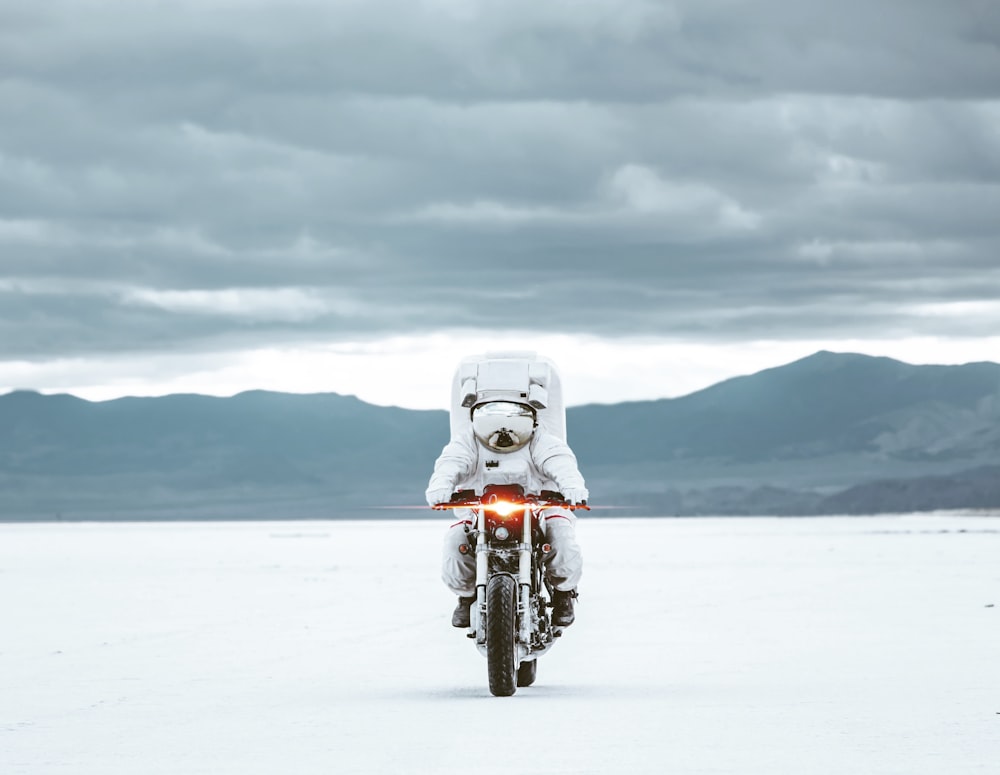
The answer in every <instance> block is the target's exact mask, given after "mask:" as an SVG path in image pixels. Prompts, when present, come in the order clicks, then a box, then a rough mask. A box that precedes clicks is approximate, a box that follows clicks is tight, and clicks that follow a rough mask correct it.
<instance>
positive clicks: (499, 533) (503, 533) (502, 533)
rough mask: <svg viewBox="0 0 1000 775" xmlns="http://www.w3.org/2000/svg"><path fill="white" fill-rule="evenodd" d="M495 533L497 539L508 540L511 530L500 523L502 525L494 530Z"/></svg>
mask: <svg viewBox="0 0 1000 775" xmlns="http://www.w3.org/2000/svg"><path fill="white" fill-rule="evenodd" d="M493 535H494V536H496V539H497V541H506V540H507V539H508V538H510V531H509V530H508V529H507V528H505V527H504V526H503V525H500V527H498V528H497V529H496V530H494V531H493Z"/></svg>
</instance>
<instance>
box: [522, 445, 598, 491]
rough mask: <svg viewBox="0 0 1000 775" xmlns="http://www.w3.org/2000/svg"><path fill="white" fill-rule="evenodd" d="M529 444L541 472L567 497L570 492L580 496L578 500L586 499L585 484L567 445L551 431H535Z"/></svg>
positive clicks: (574, 456) (571, 451)
mask: <svg viewBox="0 0 1000 775" xmlns="http://www.w3.org/2000/svg"><path fill="white" fill-rule="evenodd" d="M531 444H532V449H531V456H532V459H533V460H534V461H535V465H536V466H538V468H539V469H540V470H541V472H542V473H543V474H545V476H547V477H548V478H549V479H551V480H552V481H554V482H555V483H556V486H557V487H559V490H560V491H561V492H562V493H563V494H564V495H566V496H567V497H570V496H571V493H572V494H575V495H578V496H580V497H579V499H580V500H586V499H587V485H586V483H585V482H584V479H583V474H581V473H580V469H579V467H578V466H577V462H576V455H574V454H573V450H572V449H570V448H569V445H568V444H567V443H566V442H564V441H562V440H561V439H559V438H557V437H556V436H553V435H552V434H551V433H537V432H536V433H535V436H534V438H532V440H531Z"/></svg>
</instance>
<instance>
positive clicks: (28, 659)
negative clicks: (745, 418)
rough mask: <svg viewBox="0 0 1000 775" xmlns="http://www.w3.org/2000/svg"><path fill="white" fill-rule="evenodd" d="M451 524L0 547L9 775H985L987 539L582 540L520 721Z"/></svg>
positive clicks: (26, 528) (183, 529) (761, 536)
mask: <svg viewBox="0 0 1000 775" xmlns="http://www.w3.org/2000/svg"><path fill="white" fill-rule="evenodd" d="M444 524H445V522H444V521H441V522H436V521H412V522H361V521H359V522H269V523H260V522H257V523H224V524H205V523H202V524H196V523H173V524H162V523H161V524H110V523H109V524H96V523H95V524H75V525H71V524H45V525H23V524H22V525H18V524H6V525H0V612H2V617H3V627H2V635H0V772H2V773H5V775H13V774H14V773H31V774H32V775H40V774H47V773H74V775H75V774H77V773H81V774H90V773H93V774H94V775H98V774H100V775H113V774H115V773H171V774H172V775H178V774H181V775H183V774H185V773H241V775H246V774H250V773H321V772H322V773H383V772H384V773H468V772H475V773H511V772H517V773H612V772H630V773H664V772H675V773H734V774H737V773H738V774H740V775H744V774H754V773H762V774H763V773H766V774H767V775H777V774H780V773H796V775H799V774H802V773H809V774H822V773H837V774H838V775H842V774H843V773H847V772H849V773H863V774H865V775H869V774H872V773H899V774H900V775H904V774H905V775H920V774H921V773H934V774H935V775H939V774H941V773H949V774H954V773H991V774H992V773H996V772H998V771H1000V770H998V767H1000V765H998V762H1000V663H998V655H1000V608H998V607H996V606H1000V517H995V516H987V515H978V516H959V515H930V516H917V515H912V516H899V517H866V518H846V517H844V518H837V517H833V518H816V519H776V518H751V519H689V520H677V519H670V520H667V519H664V520H652V519H650V520H641V519H630V520H610V519H602V518H593V517H591V518H586V517H585V518H584V519H582V520H581V523H580V537H581V543H582V544H583V547H584V551H585V557H586V570H585V576H584V583H583V584H582V585H581V599H580V604H579V608H578V621H577V624H575V625H574V626H573V627H572V628H570V629H569V630H568V631H567V634H566V637H565V638H564V639H563V641H562V642H560V643H558V644H557V645H556V647H555V648H553V650H552V651H551V652H550V653H549V654H548V655H546V656H545V657H544V658H543V659H542V661H541V662H540V664H539V677H538V683H537V684H536V685H535V686H533V687H530V688H526V689H520V690H519V691H518V693H517V694H516V695H515V696H514V697H512V698H494V697H492V696H490V694H489V691H488V689H487V687H486V663H485V660H484V659H483V657H482V656H480V654H479V653H478V652H477V651H476V649H475V647H474V646H473V645H472V644H471V642H469V641H467V640H466V639H465V638H464V637H463V635H462V633H460V632H458V631H456V630H453V629H452V628H451V627H449V626H448V620H449V616H450V612H451V608H452V605H453V600H452V598H451V596H450V594H449V593H448V592H447V591H446V590H445V589H444V587H443V586H442V585H441V583H440V581H439V580H438V577H437V570H438V560H439V551H440V549H439V544H440V538H441V535H442V533H443V530H444ZM525 740H530V741H532V742H531V743H530V744H526V743H525V742H524V741H525Z"/></svg>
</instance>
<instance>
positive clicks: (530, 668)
mask: <svg viewBox="0 0 1000 775" xmlns="http://www.w3.org/2000/svg"><path fill="white" fill-rule="evenodd" d="M537 674H538V660H537V659H533V660H531V661H530V662H522V663H521V666H520V667H519V668H518V669H517V685H518V686H531V685H532V684H533V683H534V682H535V676H536V675H537Z"/></svg>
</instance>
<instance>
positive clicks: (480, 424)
mask: <svg viewBox="0 0 1000 775" xmlns="http://www.w3.org/2000/svg"><path fill="white" fill-rule="evenodd" d="M518 355H519V356H520V357H510V356H500V357H497V356H492V357H491V356H484V357H482V359H481V360H479V361H478V362H477V360H476V357H474V358H472V359H467V360H466V362H463V366H464V367H465V369H466V371H468V369H469V367H468V364H467V362H468V361H470V360H471V361H472V362H473V363H474V365H476V366H477V367H478V380H476V379H473V380H471V381H470V380H466V381H465V384H464V385H463V389H462V390H461V391H453V399H454V396H455V395H462V396H464V399H465V400H464V401H463V402H462V403H461V404H460V405H459V406H456V405H455V404H456V402H455V401H454V400H453V407H452V437H451V441H450V442H449V443H448V444H447V445H446V446H445V448H444V449H443V450H442V451H441V454H440V456H439V457H438V459H437V461H436V462H435V464H434V473H433V474H432V475H431V478H430V482H429V483H428V486H427V492H426V496H427V502H428V504H430V505H434V504H436V503H444V502H446V501H448V500H449V499H450V498H451V495H452V493H454V492H455V491H457V490H466V489H471V490H475V491H476V492H477V493H482V491H483V488H484V487H485V486H486V485H488V484H520V485H521V486H522V487H524V491H525V492H526V493H532V494H538V493H540V492H541V491H542V490H558V491H559V492H561V493H562V494H563V496H565V498H566V500H567V501H568V502H569V503H571V504H574V505H579V504H585V503H586V501H587V498H588V497H589V493H588V491H587V488H586V484H585V482H584V479H583V476H582V475H581V474H580V471H579V468H578V467H577V461H576V456H575V455H574V454H573V451H572V449H570V447H569V445H568V444H566V442H565V441H564V440H563V439H562V438H560V435H559V431H560V430H561V431H562V434H563V435H564V434H565V430H564V428H565V413H564V411H563V410H562V407H561V406H556V407H552V408H550V406H548V404H549V403H551V402H550V401H549V396H548V393H547V392H546V391H545V390H544V389H543V388H541V387H540V386H538V385H537V384H536V385H535V386H534V387H532V385H531V384H530V380H529V378H528V373H529V370H531V373H532V374H538V373H539V370H538V368H536V367H537V360H536V359H534V354H527V355H526V356H525V355H524V354H518ZM533 363H534V364H535V365H531V364H533ZM543 365H544V366H546V369H547V368H548V367H549V366H550V364H547V362H546V363H543ZM541 373H543V374H545V375H551V376H547V377H546V379H547V381H548V382H549V383H550V384H549V386H550V387H555V388H557V390H556V391H555V392H556V394H557V395H556V399H557V401H561V395H558V377H557V375H554V374H551V372H550V371H543V372H541ZM498 375H499V376H500V379H499V382H496V381H494V382H491V381H490V378H491V377H497V376H498ZM458 379H459V377H458V376H456V385H457V384H458ZM477 382H478V384H476V383H477ZM520 383H523V384H520ZM469 385H472V387H469ZM539 394H540V395H542V398H541V399H539V398H538V395H539ZM529 395H530V396H531V399H529ZM529 400H530V401H531V402H529ZM532 403H533V404H534V405H532ZM456 410H457V411H456ZM540 416H542V418H543V419H545V420H546V422H545V423H542V422H540ZM456 418H457V421H456ZM466 418H467V419H466ZM470 421H471V422H470ZM560 423H561V425H560ZM546 426H548V427H546ZM553 431H554V432H553ZM455 516H456V517H457V518H458V521H457V522H455V523H454V524H453V525H452V526H451V527H450V528H449V530H448V531H447V533H446V535H445V540H444V553H443V562H442V571H441V577H442V580H443V581H444V583H445V585H446V586H447V587H448V588H449V589H451V590H452V592H454V593H455V594H456V595H458V605H457V606H456V608H455V611H454V613H453V614H452V620H451V623H452V625H453V626H454V627H468V626H469V622H470V610H469V609H470V607H471V605H472V603H473V602H474V601H475V599H476V588H475V583H476V561H475V557H474V555H473V554H471V553H467V554H463V553H462V552H461V551H460V547H461V546H462V545H463V544H465V543H466V542H467V536H466V531H467V530H468V529H469V527H470V526H472V525H473V524H474V520H475V516H474V514H473V512H472V511H471V510H469V509H457V510H456V511H455ZM540 516H541V519H540V522H541V528H542V531H543V533H544V534H545V540H546V542H547V543H549V544H550V545H551V546H552V551H551V553H550V554H549V559H548V562H547V563H546V570H545V573H546V577H547V579H548V580H549V582H550V583H551V584H552V587H553V599H552V603H553V616H552V621H553V624H555V625H557V626H560V627H567V626H569V625H570V624H572V623H573V621H574V618H575V614H574V610H573V609H574V601H575V599H576V596H577V593H576V587H577V584H578V582H579V580H580V576H581V574H582V571H583V557H582V555H581V553H580V547H579V545H578V544H577V541H576V517H575V516H574V514H573V512H572V511H570V510H568V509H564V508H555V507H553V508H547V509H545V510H543V511H542V512H541V515H540Z"/></svg>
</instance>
